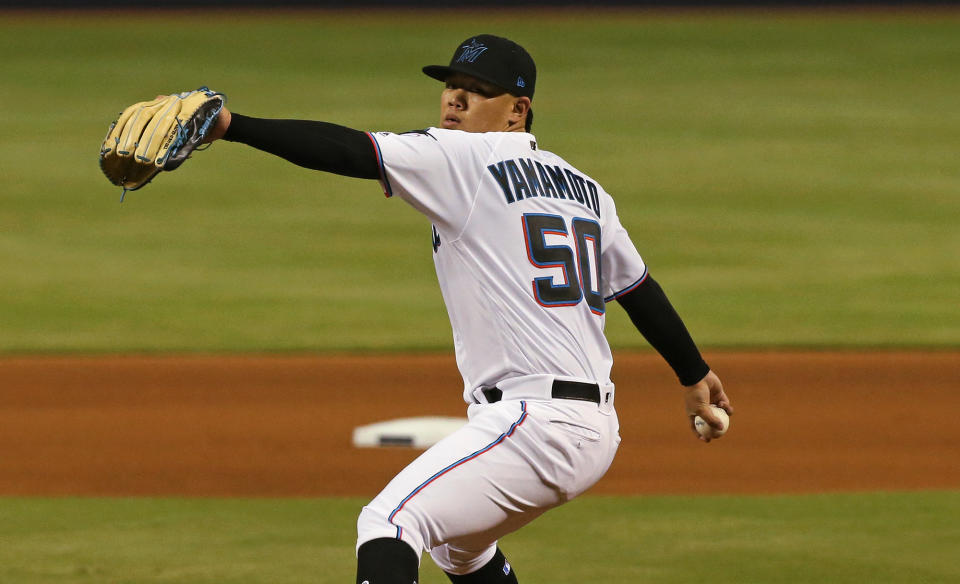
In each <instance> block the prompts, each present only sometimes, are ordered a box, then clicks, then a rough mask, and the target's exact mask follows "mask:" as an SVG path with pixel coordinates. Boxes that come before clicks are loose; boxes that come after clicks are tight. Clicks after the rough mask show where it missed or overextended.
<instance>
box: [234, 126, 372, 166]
mask: <svg viewBox="0 0 960 584" xmlns="http://www.w3.org/2000/svg"><path fill="white" fill-rule="evenodd" d="M223 139H224V140H229V141H231V142H242V143H244V144H247V145H249V146H253V147H254V148H257V149H259V150H263V151H265V152H269V153H271V154H276V155H277V156H279V157H281V158H284V159H286V160H289V161H290V162H292V163H294V164H296V165H298V166H303V167H306V168H312V169H313V170H322V171H325V172H332V173H334V174H340V175H343V176H352V177H355V178H369V179H378V178H380V165H379V163H378V162H377V153H376V151H375V150H374V146H373V142H371V141H370V137H369V136H367V133H366V132H361V131H360V130H354V129H352V128H347V127H344V126H338V125H336V124H329V123H327V122H312V121H307V120H267V119H263V118H251V117H248V116H244V115H241V114H232V117H231V119H230V126H229V127H228V128H227V133H226V134H225V135H224V136H223Z"/></svg>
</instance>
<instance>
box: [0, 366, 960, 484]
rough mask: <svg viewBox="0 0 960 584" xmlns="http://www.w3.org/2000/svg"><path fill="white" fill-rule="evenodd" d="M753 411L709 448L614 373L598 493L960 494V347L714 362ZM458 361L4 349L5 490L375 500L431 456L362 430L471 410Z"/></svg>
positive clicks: (669, 380) (666, 394) (664, 377)
mask: <svg viewBox="0 0 960 584" xmlns="http://www.w3.org/2000/svg"><path fill="white" fill-rule="evenodd" d="M707 360H708V361H709V362H710V363H711V365H712V366H713V367H714V368H715V369H716V370H717V371H718V373H719V374H720V375H721V378H722V379H723V380H724V383H725V385H726V387H727V389H728V391H729V393H730V396H731V398H732V400H733V404H734V407H735V408H736V413H735V415H734V417H733V420H732V427H731V430H730V432H729V434H728V435H727V436H726V437H724V438H723V439H721V440H718V441H715V442H714V443H712V444H709V445H706V444H702V443H700V442H698V441H696V440H695V439H694V438H693V437H692V435H691V434H690V431H689V429H688V428H687V426H686V420H685V417H684V414H683V410H682V401H681V395H680V388H679V386H678V385H677V384H676V382H675V380H674V378H673V375H672V373H671V372H670V370H669V369H668V368H667V367H666V365H665V364H664V363H663V362H662V361H661V360H660V358H659V357H657V356H656V355H653V354H618V355H617V356H616V360H615V364H614V376H613V377H614V381H615V382H616V383H617V391H618V393H617V398H616V403H617V410H618V412H619V415H620V423H621V434H622V436H623V443H622V445H621V449H620V452H619V454H618V456H617V459H616V461H615V462H614V464H613V467H612V468H611V470H610V472H609V473H608V474H607V476H606V477H605V478H604V479H603V480H602V481H601V482H600V483H599V484H598V485H597V486H596V487H594V489H593V490H592V491H591V492H592V493H604V494H634V493H636V494H639V493H783V492H794V493H795V492H822V491H840V490H876V489H885V490H894V489H895V490H902V489H956V488H960V464H957V461H958V460H960V441H958V440H957V435H958V422H957V418H958V412H960V391H958V390H960V382H958V381H957V374H956V369H957V365H958V364H960V353H957V352H939V353H889V352H883V353H839V354H831V353H747V354H738V353H716V354H710V355H707ZM460 390H461V381H460V378H459V375H458V373H457V370H456V367H455V364H454V361H453V358H452V356H449V355H416V356H402V355H394V356H294V357H287V356H281V357H277V356H270V357H252V356H236V357H168V356H162V357H118V358H107V357H22V358H20V357H5V358H2V359H0V495H191V496H192V495H202V496H324V495H361V496H370V495H373V494H375V493H376V492H377V491H379V489H380V488H381V487H382V486H383V485H384V484H386V482H387V481H388V480H389V479H390V477H392V476H393V475H394V474H395V473H396V472H397V471H398V470H399V469H401V468H402V467H403V466H404V465H405V464H406V463H407V462H408V461H410V460H411V459H412V458H413V457H414V456H415V455H416V454H417V453H416V451H413V450H409V449H357V448H353V447H352V446H351V442H350V440H351V432H352V429H353V428H354V427H355V426H358V425H363V424H368V423H371V422H374V421H380V420H385V419H390V418H398V417H408V416H425V415H444V416H463V415H465V405H464V404H463V403H462V401H461V400H460Z"/></svg>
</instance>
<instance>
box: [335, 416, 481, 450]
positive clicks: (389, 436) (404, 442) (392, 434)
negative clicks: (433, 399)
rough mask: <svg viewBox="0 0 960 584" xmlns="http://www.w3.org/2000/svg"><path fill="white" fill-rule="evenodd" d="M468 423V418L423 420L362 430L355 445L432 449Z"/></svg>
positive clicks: (357, 432)
mask: <svg viewBox="0 0 960 584" xmlns="http://www.w3.org/2000/svg"><path fill="white" fill-rule="evenodd" d="M466 423H467V419H466V418H448V417H442V416H423V417H419V418H400V419H396V420H387V421H385V422H377V423H376V424H368V425H366V426H358V427H356V428H354V429H353V445H354V446H357V447H360V448H382V447H397V446H399V447H406V448H421V449H424V448H429V447H431V446H433V445H434V444H436V443H437V442H439V441H440V440H441V439H442V438H444V437H446V436H448V435H450V434H452V433H453V432H454V431H456V430H458V429H460V427H461V426H463V425H464V424H466Z"/></svg>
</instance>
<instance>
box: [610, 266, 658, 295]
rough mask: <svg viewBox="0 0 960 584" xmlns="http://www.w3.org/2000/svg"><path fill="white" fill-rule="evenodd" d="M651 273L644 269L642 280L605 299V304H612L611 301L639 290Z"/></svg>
mask: <svg viewBox="0 0 960 584" xmlns="http://www.w3.org/2000/svg"><path fill="white" fill-rule="evenodd" d="M649 273H650V271H649V270H648V269H647V268H646V267H644V269H643V275H642V276H640V279H639V280H637V281H636V282H634V283H633V284H630V285H629V286H627V287H626V288H624V289H623V290H621V291H619V292H616V293H614V294H613V295H612V296H607V297H606V298H604V299H603V301H604V302H610V301H611V300H615V299H617V298H620V297H621V296H623V295H624V294H628V293H630V292H633V291H634V290H636V289H637V287H639V286H640V284H643V282H644V281H645V280H646V279H647V274H649Z"/></svg>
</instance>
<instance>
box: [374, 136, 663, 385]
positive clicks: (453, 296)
mask: <svg viewBox="0 0 960 584" xmlns="http://www.w3.org/2000/svg"><path fill="white" fill-rule="evenodd" d="M370 137H371V139H372V140H373V142H374V145H375V146H376V150H377V155H378V157H379V159H380V165H381V183H382V185H383V188H384V191H385V192H386V194H387V196H393V195H396V196H399V197H400V198H402V199H403V200H405V201H407V202H408V203H409V204H411V205H412V206H413V207H414V208H416V209H417V210H418V211H420V212H421V213H423V214H424V215H426V216H427V217H428V218H429V219H430V220H431V221H432V222H433V225H434V251H435V253H434V262H435V264H436V270H437V277H438V279H439V282H440V288H441V291H442V293H443V299H444V302H445V303H446V306H447V311H448V313H449V316H450V322H451V324H452V326H453V339H454V346H455V349H456V358H457V364H458V366H459V369H460V372H461V374H462V375H463V380H464V399H465V400H466V401H467V402H468V403H473V402H474V395H475V394H474V390H475V389H477V388H479V387H484V386H487V387H489V386H493V385H496V384H497V383H500V382H503V381H505V380H509V379H513V378H517V377H523V376H530V375H544V374H546V375H554V376H558V377H562V378H568V379H574V380H583V381H589V382H596V383H599V384H601V385H608V384H609V383H610V380H609V377H610V369H611V366H612V356H611V353H610V347H609V345H608V343H607V341H606V338H605V337H604V334H603V327H604V314H605V310H606V309H605V304H606V302H608V301H610V300H612V299H614V298H616V297H617V296H619V295H621V294H624V293H626V292H628V291H630V290H631V289H633V288H634V287H636V286H638V285H639V284H640V283H641V282H643V280H644V278H645V277H646V273H647V271H646V266H645V265H644V262H643V260H642V258H641V257H640V254H639V253H637V250H636V248H635V247H634V245H633V243H632V242H631V240H630V238H629V236H628V235H627V232H626V230H625V229H624V228H623V226H622V225H621V224H620V221H619V219H618V218H617V212H616V208H615V206H614V203H613V199H612V198H611V197H610V195H609V194H607V192H606V191H605V190H604V189H603V187H601V186H600V185H599V183H597V182H596V181H595V180H593V179H591V178H590V177H589V176H587V175H586V174H584V173H583V172H581V171H579V170H577V169H576V168H574V167H573V166H571V165H570V164H568V163H567V162H566V161H565V160H563V159H562V158H560V157H559V156H557V155H555V154H553V153H551V152H547V151H544V150H540V149H539V148H538V147H537V143H536V138H535V137H534V136H533V135H532V134H528V133H523V132H490V133H470V132H463V131H459V130H445V129H438V128H429V129H428V130H424V131H420V132H410V133H406V134H393V133H389V132H377V133H371V134H370Z"/></svg>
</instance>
